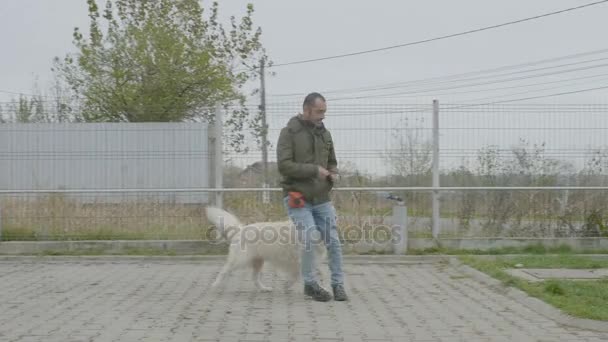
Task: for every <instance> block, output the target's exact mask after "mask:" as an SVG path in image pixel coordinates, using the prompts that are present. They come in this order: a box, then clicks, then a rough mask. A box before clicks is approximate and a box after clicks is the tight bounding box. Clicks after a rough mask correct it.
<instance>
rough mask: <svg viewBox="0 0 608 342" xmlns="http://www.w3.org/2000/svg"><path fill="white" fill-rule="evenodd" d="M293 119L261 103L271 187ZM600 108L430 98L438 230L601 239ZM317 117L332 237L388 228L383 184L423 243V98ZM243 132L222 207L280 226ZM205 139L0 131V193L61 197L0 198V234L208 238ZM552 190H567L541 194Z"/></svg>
mask: <svg viewBox="0 0 608 342" xmlns="http://www.w3.org/2000/svg"><path fill="white" fill-rule="evenodd" d="M249 110H250V111H251V112H252V113H255V112H257V110H258V108H257V107H255V106H251V107H250V108H249ZM301 111H302V104H301V103H296V102H285V103H279V102H269V103H267V107H266V113H267V120H266V121H267V123H268V125H269V131H268V141H269V143H270V146H269V147H268V152H269V153H268V156H269V164H268V170H269V179H268V184H269V186H270V187H271V188H278V187H279V186H280V184H279V181H280V176H279V174H278V169H277V165H276V149H275V147H276V142H277V139H278V135H279V132H280V130H281V129H282V128H283V127H284V126H285V125H286V124H287V121H288V120H289V119H290V118H291V117H293V116H294V115H297V114H298V113H301ZM606 114H608V105H603V104H588V105H585V104H510V103H496V104H486V105H479V104H474V105H470V104H444V103H441V102H440V103H439V125H438V129H439V176H440V186H441V187H443V188H445V187H448V188H450V187H457V188H456V189H453V190H449V191H447V190H442V191H441V192H440V219H439V221H440V222H439V225H440V227H441V235H440V236H442V237H452V236H454V237H456V236H458V237H463V236H467V237H580V236H605V235H608V231H607V228H606V227H608V225H607V224H608V212H607V211H606V209H605V208H606V207H608V196H606V190H604V189H603V188H598V187H606V186H608V182H607V181H608V175H607V170H608V135H606V134H604V133H605V132H606V129H607V128H608V115H606ZM325 123H326V125H327V127H328V128H329V129H330V131H331V133H332V136H333V138H334V142H335V147H336V153H337V158H338V163H339V169H340V171H341V174H342V178H341V180H340V182H339V184H337V185H336V187H337V190H339V189H341V188H349V191H335V192H334V193H333V194H332V196H333V198H334V203H335V205H336V208H337V210H338V216H339V222H340V231H341V232H343V233H344V234H347V233H353V232H354V234H355V235H356V234H358V233H357V232H361V231H363V230H365V229H374V227H379V226H382V225H386V224H387V223H390V216H391V210H392V206H393V205H394V203H393V202H391V201H388V200H386V198H385V197H386V192H382V191H381V190H383V189H384V188H386V187H394V188H401V189H400V190H395V191H392V192H393V193H395V194H396V195H398V196H401V197H403V198H404V199H405V203H406V205H407V209H408V217H409V219H408V227H409V230H410V234H411V236H412V237H429V236H431V227H432V222H431V217H432V205H431V193H432V192H431V191H429V189H428V187H431V186H432V178H433V177H432V167H431V166H432V160H433V140H432V138H433V128H434V127H433V106H432V103H430V102H429V103H410V104H403V103H388V102H386V103H375V102H374V103H372V102H366V101H363V100H362V101H354V100H353V101H350V102H344V101H337V102H335V103H334V102H331V101H330V102H328V112H327V115H326V120H325ZM249 129H250V128H249V127H247V126H246V127H245V133H246V135H245V136H246V141H245V146H247V147H248V151H247V152H245V153H235V152H234V151H231V150H229V148H226V146H230V144H226V143H225V144H224V146H225V152H224V154H223V155H222V156H221V157H222V159H223V163H224V168H223V171H224V172H223V187H224V188H227V189H230V191H226V192H224V193H223V203H224V206H225V207H226V208H227V209H229V210H231V211H233V212H235V213H236V214H238V215H239V216H240V217H241V218H242V220H243V221H244V222H254V221H260V220H279V219H286V214H285V209H284V208H283V202H282V198H281V192H280V191H272V192H270V193H269V195H268V199H269V200H268V201H267V202H265V201H264V200H263V198H264V197H263V193H262V192H261V191H250V189H251V188H253V189H260V188H262V186H263V184H264V172H263V170H264V167H263V164H262V149H261V147H260V145H259V143H258V140H257V139H256V138H255V137H254V134H253V133H252V132H253V131H251V132H249V131H248V130H249ZM208 139H209V136H208V129H207V125H206V124H201V123H175V124H173V123H171V124H165V123H149V124H118V123H115V124H99V125H98V126H95V125H94V124H61V125H57V124H3V125H0V190H10V189H17V190H19V189H21V190H62V189H63V190H68V191H67V192H65V193H59V192H56V193H52V191H51V193H45V194H33V193H28V192H27V191H25V192H23V193H21V194H18V193H4V194H0V200H1V201H0V206H1V208H2V217H1V220H2V221H1V222H0V224H2V227H3V235H4V237H5V238H7V237H8V238H12V239H87V238H100V239H101V238H132V239H140V238H143V239H148V238H154V239H157V238H158V239H208V238H210V235H209V234H210V233H209V231H210V230H209V228H210V227H209V226H208V223H207V221H206V219H205V217H204V213H203V211H202V210H201V208H202V207H203V206H204V205H206V204H207V203H208V202H209V198H210V197H209V196H214V194H215V193H216V191H217V190H219V189H216V191H211V189H209V187H214V186H216V187H219V186H218V185H215V184H213V183H212V182H211V181H210V173H211V169H212V168H213V163H214V158H215V157H214V156H213V155H212V153H211V151H212V149H211V148H210V145H209V140H208ZM560 186H566V187H572V188H568V189H561V190H546V189H545V188H546V187H560ZM420 187H422V189H417V188H420ZM478 187H483V189H478V190H472V189H473V188H478ZM511 187H517V189H509V188H511ZM404 188H405V189H406V190H404ZM494 188H500V189H501V190H493V189H494ZM103 189H115V190H118V192H115V193H111V192H104V191H101V190H103ZM120 189H123V190H125V191H124V192H120ZM159 189H162V190H159ZM239 189H240V190H239ZM69 190H73V191H74V192H70V191H69ZM78 190H90V191H91V192H78V193H76V192H77V191H78ZM95 190H100V191H98V192H95ZM345 236H346V235H345Z"/></svg>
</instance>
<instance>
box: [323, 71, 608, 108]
mask: <svg viewBox="0 0 608 342" xmlns="http://www.w3.org/2000/svg"><path fill="white" fill-rule="evenodd" d="M603 67H608V63H604V64H598V65H592V66H588V67H583V68H575V69H567V70H561V71H556V72H549V73H541V74H535V75H528V76H520V77H513V78H506V79H499V80H492V81H487V82H478V83H471V84H461V85H455V86H448V87H440V88H430V89H422V90H414V91H405V92H397V93H388V94H376V95H367V96H353V97H338V98H332V101H336V100H354V99H368V98H377V97H386V96H394V95H407V94H420V93H429V92H433V91H438V90H450V89H458V88H467V87H475V86H480V85H487V84H494V83H503V82H511V81H519V80H525V79H530V78H537V77H544V76H553V75H559V74H564V73H570V72H575V71H582V70H589V69H595V68H603Z"/></svg>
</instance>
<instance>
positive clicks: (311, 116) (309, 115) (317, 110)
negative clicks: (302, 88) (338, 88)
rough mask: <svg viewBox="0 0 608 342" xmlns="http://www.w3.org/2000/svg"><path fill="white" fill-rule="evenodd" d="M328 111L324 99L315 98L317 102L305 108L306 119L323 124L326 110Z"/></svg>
mask: <svg viewBox="0 0 608 342" xmlns="http://www.w3.org/2000/svg"><path fill="white" fill-rule="evenodd" d="M326 111H327V105H326V103H325V101H323V100H322V99H319V98H317V99H315V103H314V104H313V105H312V106H308V107H306V108H304V113H302V114H303V116H304V119H306V120H309V121H311V122H312V123H314V124H315V125H317V126H319V125H321V122H322V121H323V119H325V112H326Z"/></svg>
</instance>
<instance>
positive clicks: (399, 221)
mask: <svg viewBox="0 0 608 342" xmlns="http://www.w3.org/2000/svg"><path fill="white" fill-rule="evenodd" d="M392 224H393V227H392V235H393V237H392V243H393V254H397V255H399V254H405V253H407V207H406V206H405V203H404V202H403V201H400V202H399V204H398V205H396V206H393V216H392Z"/></svg>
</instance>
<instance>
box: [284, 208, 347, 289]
mask: <svg viewBox="0 0 608 342" xmlns="http://www.w3.org/2000/svg"><path fill="white" fill-rule="evenodd" d="M287 200H288V197H285V198H284V199H283V203H284V205H285V208H286V209H287V214H288V215H289V218H290V219H291V220H292V222H293V223H294V224H295V226H296V230H297V232H298V238H299V239H300V242H301V245H302V252H301V253H302V266H301V267H302V268H301V273H302V278H303V280H304V284H312V283H315V282H316V281H317V278H316V272H315V271H316V270H315V269H314V265H315V262H314V258H315V255H314V251H315V249H314V246H313V245H314V244H317V243H321V241H323V242H324V243H325V247H326V248H327V256H328V259H329V270H330V271H331V285H332V286H333V285H343V284H344V273H343V272H342V245H341V243H340V238H339V237H338V228H337V225H336V210H335V208H334V206H333V204H332V203H331V202H325V203H322V204H318V205H311V204H310V203H306V204H305V205H304V207H303V208H291V207H289V205H288V204H287Z"/></svg>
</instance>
